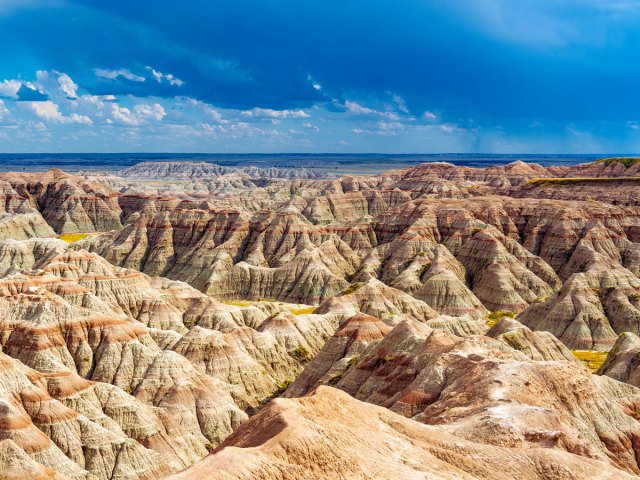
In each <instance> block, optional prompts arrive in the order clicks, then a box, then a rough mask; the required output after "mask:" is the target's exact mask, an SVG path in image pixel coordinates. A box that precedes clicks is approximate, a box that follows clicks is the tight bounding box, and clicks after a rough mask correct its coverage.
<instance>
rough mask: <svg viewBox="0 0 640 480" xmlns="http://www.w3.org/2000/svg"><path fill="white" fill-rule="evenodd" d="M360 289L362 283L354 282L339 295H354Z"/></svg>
mask: <svg viewBox="0 0 640 480" xmlns="http://www.w3.org/2000/svg"><path fill="white" fill-rule="evenodd" d="M361 287H362V283H360V282H354V283H352V284H351V285H349V286H348V287H347V288H345V289H344V290H343V291H342V292H340V295H351V294H352V293H355V292H357V291H358V290H360V288H361Z"/></svg>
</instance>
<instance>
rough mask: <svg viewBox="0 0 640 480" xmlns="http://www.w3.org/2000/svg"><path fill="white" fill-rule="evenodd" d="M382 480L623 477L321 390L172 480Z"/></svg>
mask: <svg viewBox="0 0 640 480" xmlns="http://www.w3.org/2000/svg"><path fill="white" fill-rule="evenodd" d="M257 478H260V479H265V480H298V479H309V480H311V479H319V478H367V479H368V478H371V479H373V478H376V479H385V480H391V479H393V480H411V479H416V478H430V479H431V478H432V479H438V480H445V479H446V480H453V479H465V480H473V479H487V480H488V479H492V480H494V479H495V480H498V479H505V480H506V479H512V478H518V479H536V480H543V479H544V480H546V479H548V480H551V479H560V478H562V479H565V480H570V479H576V480H577V479H583V478H603V479H625V478H635V477H634V476H633V475H629V474H625V473H624V472H622V471H620V470H617V469H615V468H613V467H611V466H610V465H608V464H607V463H605V462H602V461H597V460H592V459H588V458H585V457H581V456H577V455H573V454H571V453H568V452H561V451H558V450H553V449H548V448H528V449H515V448H509V447H501V446H493V445H486V444H482V443H479V442H473V441H469V440H465V439H462V438H460V437H457V436H455V435H451V434H450V433H449V432H447V431H446V430H444V429H442V428H439V427H435V426H424V425H421V424H420V423H418V422H414V421H412V420H408V419H406V418H403V417H402V416H400V415H397V414H394V413H392V412H390V411H388V410H386V409H383V408H380V407H377V406H374V405H371V404H366V403H362V402H359V401H358V400H355V399H354V398H352V397H350V396H349V395H346V394H345V393H343V392H340V391H339V390H335V389H332V388H329V387H319V388H318V389H317V390H315V391H314V392H313V393H312V394H311V395H310V396H308V397H303V398H300V399H295V400H291V399H278V400H276V401H274V402H272V403H271V404H269V405H268V406H267V407H266V408H265V409H264V410H262V411H261V412H260V413H259V414H258V415H256V416H255V417H253V418H252V419H251V420H250V421H249V422H247V423H245V424H244V425H242V426H241V427H240V428H239V429H238V430H237V431H236V432H235V433H234V434H233V435H232V436H231V437H229V438H228V439H227V440H226V441H225V442H224V444H222V445H221V446H220V447H219V448H218V449H217V450H216V452H215V453H214V454H213V455H210V456H209V457H207V458H205V459H204V460H202V461H200V462H198V463H197V464H196V465H194V466H193V467H191V468H190V469H188V470H186V471H184V472H182V473H179V474H176V475H172V476H170V477H168V479H170V480H191V479H208V480H209V479H210V480H231V479H234V480H245V479H247V480H248V479H257Z"/></svg>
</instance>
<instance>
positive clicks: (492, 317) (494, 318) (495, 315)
mask: <svg viewBox="0 0 640 480" xmlns="http://www.w3.org/2000/svg"><path fill="white" fill-rule="evenodd" d="M515 316H516V314H515V313H514V312H505V311H502V310H496V311H495V312H491V313H490V314H489V315H487V316H486V317H485V319H484V320H485V322H487V325H488V326H489V328H493V326H494V325H495V324H496V323H498V321H500V319H501V318H502V317H509V318H513V317H515Z"/></svg>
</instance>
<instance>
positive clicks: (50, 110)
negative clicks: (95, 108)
mask: <svg viewBox="0 0 640 480" xmlns="http://www.w3.org/2000/svg"><path fill="white" fill-rule="evenodd" d="M27 105H28V106H29V107H30V108H31V110H32V111H33V113H35V114H36V116H37V117H39V118H41V119H43V120H45V121H47V122H56V123H82V124H85V125H91V124H93V122H92V121H91V119H90V118H89V117H87V116H86V115H78V114H77V113H72V114H71V115H69V116H65V115H63V114H62V112H61V111H60V109H59V107H58V105H57V104H55V103H53V102H52V101H51V100H46V101H43V102H27Z"/></svg>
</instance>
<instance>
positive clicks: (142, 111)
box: [111, 103, 166, 126]
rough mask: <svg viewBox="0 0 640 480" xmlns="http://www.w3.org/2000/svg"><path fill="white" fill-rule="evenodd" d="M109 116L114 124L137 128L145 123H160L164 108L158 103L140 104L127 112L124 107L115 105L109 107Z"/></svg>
mask: <svg viewBox="0 0 640 480" xmlns="http://www.w3.org/2000/svg"><path fill="white" fill-rule="evenodd" d="M111 108H112V111H111V116H112V117H113V119H114V120H115V121H116V122H119V123H121V124H124V125H131V126H138V125H142V124H143V123H145V122H147V121H153V120H155V121H158V122H159V121H160V120H162V119H163V118H164V117H165V115H166V112H165V111H164V107H163V106H162V105H160V104H159V103H154V104H151V105H149V104H146V103H141V104H139V105H136V106H135V107H133V110H129V109H128V108H126V107H121V106H119V105H117V104H112V105H111Z"/></svg>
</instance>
